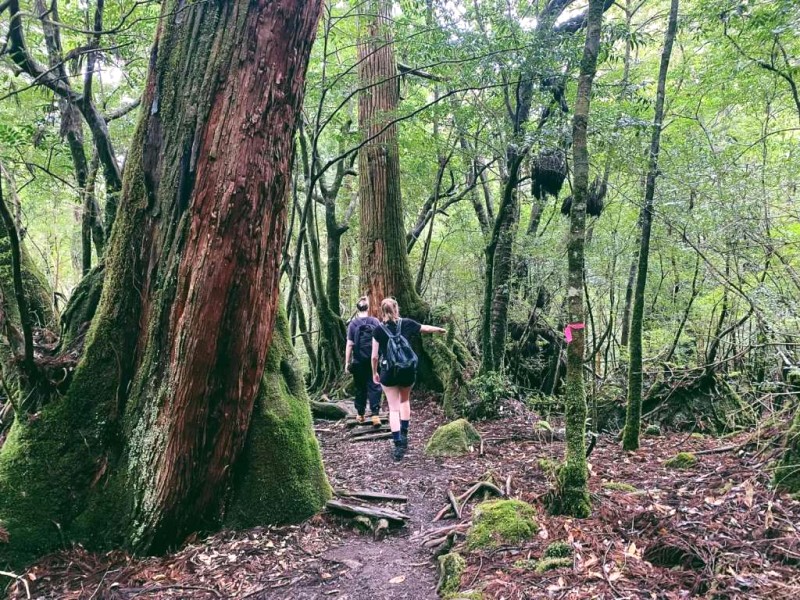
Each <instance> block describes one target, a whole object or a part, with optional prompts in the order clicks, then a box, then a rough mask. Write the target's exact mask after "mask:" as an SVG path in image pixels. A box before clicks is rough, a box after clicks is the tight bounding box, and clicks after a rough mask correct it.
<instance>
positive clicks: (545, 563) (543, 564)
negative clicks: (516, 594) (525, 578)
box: [534, 558, 572, 575]
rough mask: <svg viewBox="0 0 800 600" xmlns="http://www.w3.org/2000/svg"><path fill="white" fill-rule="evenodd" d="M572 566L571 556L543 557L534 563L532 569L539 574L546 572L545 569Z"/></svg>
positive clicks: (551, 569)
mask: <svg viewBox="0 0 800 600" xmlns="http://www.w3.org/2000/svg"><path fill="white" fill-rule="evenodd" d="M571 566H572V559H571V558H543V559H542V560H540V561H539V562H537V563H536V569H534V570H535V571H536V572H537V573H538V574H539V575H541V574H542V573H546V572H547V571H553V570H554V569H563V568H565V567H571Z"/></svg>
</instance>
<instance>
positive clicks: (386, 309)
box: [372, 298, 447, 460]
mask: <svg viewBox="0 0 800 600" xmlns="http://www.w3.org/2000/svg"><path fill="white" fill-rule="evenodd" d="M381 318H382V321H383V322H382V323H381V325H380V327H378V328H377V329H375V331H374V332H373V334H372V378H373V380H374V381H375V383H379V384H380V385H381V387H383V393H384V394H386V400H387V401H388V402H389V427H390V429H391V430H392V440H393V441H394V451H393V457H394V459H395V460H402V459H403V456H405V453H406V450H407V449H408V428H409V425H410V422H411V401H410V400H411V388H412V387H413V386H414V383H415V382H416V379H417V364H418V362H419V361H418V359H417V355H416V354H415V353H414V350H413V349H412V348H411V343H410V340H412V339H413V338H415V337H417V336H418V335H419V334H421V333H447V330H446V329H443V328H441V327H435V326H433V325H422V324H420V323H417V322H416V321H415V320H413V319H402V318H400V307H399V306H398V305H397V301H396V300H395V299H394V298H384V299H383V302H381Z"/></svg>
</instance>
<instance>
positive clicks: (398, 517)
mask: <svg viewBox="0 0 800 600" xmlns="http://www.w3.org/2000/svg"><path fill="white" fill-rule="evenodd" d="M325 506H326V508H327V509H328V510H329V511H330V512H335V513H339V514H345V515H347V516H350V517H354V516H359V515H360V516H364V517H369V518H370V519H378V520H380V519H386V520H387V521H389V524H390V525H404V524H405V522H406V521H407V520H408V519H409V516H408V515H406V514H404V513H401V512H398V511H396V510H392V509H391V508H380V507H377V506H358V505H356V504H346V503H345V502H340V501H339V500H328V503H327V504H326V505H325Z"/></svg>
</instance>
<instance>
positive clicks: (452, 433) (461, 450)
mask: <svg viewBox="0 0 800 600" xmlns="http://www.w3.org/2000/svg"><path fill="white" fill-rule="evenodd" d="M480 441H481V436H480V434H478V432H477V431H476V430H475V428H474V427H473V426H472V425H471V424H470V423H469V421H467V420H466V419H458V420H457V421H453V422H452V423H448V424H447V425H442V426H441V427H439V428H438V429H437V430H436V431H434V432H433V435H432V436H431V439H430V440H428V444H427V445H426V446H425V454H427V455H428V456H462V455H464V454H469V452H470V450H471V447H472V446H475V445H476V444H479V443H480Z"/></svg>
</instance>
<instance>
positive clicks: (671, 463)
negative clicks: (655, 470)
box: [664, 452, 698, 469]
mask: <svg viewBox="0 0 800 600" xmlns="http://www.w3.org/2000/svg"><path fill="white" fill-rule="evenodd" d="M697 462H698V461H697V457H696V456H695V455H694V454H692V453H691V452H678V453H677V454H676V455H675V456H673V457H672V458H670V459H669V460H666V461H664V466H665V467H667V468H668V469H691V468H692V467H693V466H695V465H696V464H697Z"/></svg>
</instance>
